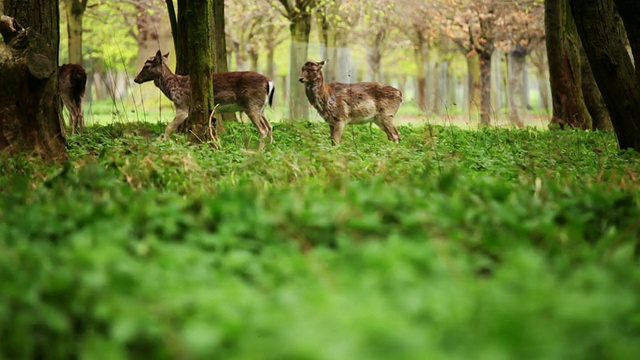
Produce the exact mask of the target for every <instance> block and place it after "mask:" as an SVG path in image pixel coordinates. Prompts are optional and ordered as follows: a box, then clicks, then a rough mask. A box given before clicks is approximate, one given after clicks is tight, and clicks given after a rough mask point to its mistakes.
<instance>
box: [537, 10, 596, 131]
mask: <svg viewBox="0 0 640 360" xmlns="http://www.w3.org/2000/svg"><path fill="white" fill-rule="evenodd" d="M568 1H569V0H545V32H546V37H545V39H546V44H547V58H548V63H549V75H550V80H551V97H552V100H553V101H552V102H553V117H552V118H551V123H552V124H558V125H560V127H564V126H565V125H566V126H570V127H576V128H580V129H590V128H591V127H592V119H591V115H590V114H589V110H588V109H587V106H586V104H585V102H584V97H583V94H582V77H581V73H580V71H581V69H580V51H579V49H580V46H581V45H580V37H578V33H577V31H576V27H575V26H576V25H575V22H574V20H573V16H571V11H570V10H569V5H568Z"/></svg>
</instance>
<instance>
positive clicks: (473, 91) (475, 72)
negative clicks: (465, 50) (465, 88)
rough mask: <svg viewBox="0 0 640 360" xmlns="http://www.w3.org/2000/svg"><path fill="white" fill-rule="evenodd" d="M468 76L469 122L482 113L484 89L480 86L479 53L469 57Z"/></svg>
mask: <svg viewBox="0 0 640 360" xmlns="http://www.w3.org/2000/svg"><path fill="white" fill-rule="evenodd" d="M467 74H468V76H469V92H468V94H467V97H468V100H469V120H471V119H472V118H474V117H475V116H476V115H477V114H478V113H479V112H480V103H481V101H482V100H481V99H482V87H481V85H480V56H478V54H477V53H473V54H468V55H467Z"/></svg>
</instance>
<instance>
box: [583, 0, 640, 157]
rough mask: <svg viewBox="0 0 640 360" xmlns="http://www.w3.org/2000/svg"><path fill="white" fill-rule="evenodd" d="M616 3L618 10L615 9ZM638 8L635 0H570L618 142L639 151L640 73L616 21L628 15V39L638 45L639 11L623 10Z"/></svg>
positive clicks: (618, 21)
mask: <svg viewBox="0 0 640 360" xmlns="http://www.w3.org/2000/svg"><path fill="white" fill-rule="evenodd" d="M618 3H619V9H620V10H621V13H620V14H619V13H618V11H617V10H616V4H618ZM639 9H640V7H639V6H638V5H637V3H636V2H631V1H628V0H618V1H616V2H615V3H614V1H613V0H593V1H581V2H577V1H571V11H572V13H573V16H574V18H575V23H576V26H577V30H578V33H579V34H580V38H581V39H582V44H583V46H584V50H585V52H586V54H587V57H588V58H589V63H590V65H591V70H592V71H593V75H594V77H595V79H596V82H597V83H598V87H599V89H600V90H601V92H602V97H603V99H604V102H605V104H606V105H607V109H608V110H609V115H610V116H611V122H612V123H613V128H614V130H615V132H616V135H617V137H618V144H619V145H620V148H621V149H634V150H636V151H640V121H638V114H640V76H639V75H638V72H637V67H636V68H635V69H634V65H633V62H632V61H631V58H630V57H629V54H628V52H627V50H626V48H625V43H624V34H623V32H622V31H621V30H622V27H621V26H620V25H619V24H620V21H621V19H620V15H622V16H623V18H622V20H623V21H625V20H624V19H625V18H628V17H630V18H631V19H632V21H629V22H627V21H625V22H624V25H625V27H626V25H627V23H629V28H630V29H633V30H628V29H627V36H628V38H629V43H631V44H634V43H635V44H639V45H640V38H639V37H638V36H640V32H638V26H640V24H638V22H637V14H638V13H637V12H636V13H633V15H631V14H625V12H627V11H632V10H639ZM636 46H637V45H636ZM638 50H640V49H638Z"/></svg>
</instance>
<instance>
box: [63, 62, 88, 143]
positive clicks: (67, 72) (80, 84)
mask: <svg viewBox="0 0 640 360" xmlns="http://www.w3.org/2000/svg"><path fill="white" fill-rule="evenodd" d="M58 79H59V81H60V97H61V98H62V102H63V103H64V106H66V107H67V110H69V115H70V117H71V119H70V123H71V134H75V133H76V132H77V133H78V134H82V133H83V132H84V115H83V110H82V101H83V100H84V92H85V89H86V87H87V72H86V71H84V68H83V67H82V66H81V65H78V64H64V65H62V66H60V68H59V70H58Z"/></svg>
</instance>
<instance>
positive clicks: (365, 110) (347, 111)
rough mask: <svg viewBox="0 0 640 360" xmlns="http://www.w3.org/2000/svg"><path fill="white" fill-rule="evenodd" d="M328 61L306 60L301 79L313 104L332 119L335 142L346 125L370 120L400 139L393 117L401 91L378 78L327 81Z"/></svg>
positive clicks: (392, 137)
mask: <svg viewBox="0 0 640 360" xmlns="http://www.w3.org/2000/svg"><path fill="white" fill-rule="evenodd" d="M326 62H327V60H323V61H320V62H314V61H307V62H306V63H305V64H304V66H302V76H301V77H300V79H299V80H300V82H301V83H303V84H304V88H305V92H306V94H307V99H309V102H310V103H311V105H313V107H314V108H315V109H316V110H318V113H319V114H320V116H322V118H323V119H324V120H325V121H326V122H327V123H329V130H330V131H331V140H332V142H333V144H334V145H336V144H338V143H339V142H340V138H341V137H342V132H343V131H344V126H345V125H347V124H353V125H355V124H366V123H371V122H373V123H374V124H376V125H378V126H379V127H380V128H381V129H382V130H384V132H385V133H386V134H387V138H388V139H389V141H393V142H398V141H400V133H399V132H398V129H396V127H395V126H394V125H393V118H394V117H395V115H396V112H397V111H398V108H399V107H400V104H402V92H401V91H400V90H398V89H396V88H394V87H393V86H390V85H385V84H380V83H375V82H361V83H355V84H344V83H338V82H334V83H329V84H325V83H324V78H323V77H322V67H323V66H324V64H325V63H326Z"/></svg>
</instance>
